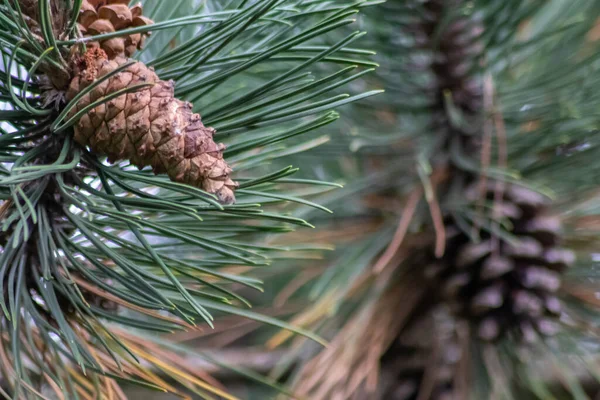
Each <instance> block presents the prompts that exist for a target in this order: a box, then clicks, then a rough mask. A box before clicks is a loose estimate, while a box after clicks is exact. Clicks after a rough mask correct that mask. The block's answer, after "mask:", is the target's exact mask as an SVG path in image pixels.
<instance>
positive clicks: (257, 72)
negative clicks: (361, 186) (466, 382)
mask: <svg viewBox="0 0 600 400" xmlns="http://www.w3.org/2000/svg"><path fill="white" fill-rule="evenodd" d="M143 3H144V4H143V5H144V13H145V15H146V17H149V18H152V19H154V20H155V23H154V24H152V25H143V26H134V27H128V28H126V29H123V30H120V31H117V32H109V33H102V34H96V35H91V36H90V35H89V33H90V32H88V36H86V37H85V39H82V35H81V33H80V31H79V27H78V25H77V23H76V22H77V19H78V15H79V9H80V7H81V5H82V0H69V1H66V0H65V1H61V0H40V1H29V0H20V1H16V0H4V1H2V2H1V4H0V45H1V46H0V52H1V56H2V59H1V64H0V66H1V68H0V97H1V98H0V101H1V103H0V105H1V108H2V109H1V110H0V121H2V123H1V126H0V160H1V162H2V164H1V165H0V198H1V199H2V203H1V205H0V215H1V218H0V221H1V224H2V225H1V234H0V245H1V253H0V260H1V261H0V282H2V296H0V308H1V310H2V312H1V313H0V376H1V377H2V378H3V380H4V384H5V385H4V386H3V387H6V389H0V393H1V394H2V395H3V396H4V397H6V398H15V399H16V398H19V399H20V398H39V397H42V398H48V397H43V396H49V397H54V396H57V397H58V398H69V399H78V398H81V399H86V398H103V399H113V398H124V394H123V393H122V391H121V389H120V388H119V386H118V385H117V383H123V382H126V383H130V384H136V385H142V386H145V387H150V388H154V389H157V390H161V391H169V392H175V393H180V394H182V392H181V391H180V389H179V387H177V386H176V384H175V382H179V383H180V384H181V387H183V388H185V389H186V390H188V391H190V392H191V393H195V394H196V395H197V396H199V397H200V398H207V399H212V398H227V399H231V398H233V397H232V396H230V395H228V394H227V393H225V392H224V391H223V390H221V389H220V388H219V387H217V386H215V385H214V384H213V383H212V381H210V380H207V378H206V377H205V376H204V375H203V374H202V373H201V372H199V371H194V370H191V369H189V368H186V367H185V365H182V358H181V355H182V354H183V353H182V351H180V350H176V349H173V348H171V347H168V346H166V345H165V343H161V340H157V339H153V338H152V336H148V332H150V333H152V332H154V333H155V334H156V333H158V334H160V333H167V332H173V331H177V330H186V329H192V330H193V329H200V328H201V327H202V328H207V329H210V327H211V326H212V325H213V322H212V321H213V313H218V314H233V315H239V316H242V317H245V318H251V319H255V320H257V321H260V322H264V323H267V324H272V325H275V326H278V327H281V328H285V329H290V330H292V331H294V332H296V333H300V334H303V335H306V336H307V337H310V338H311V339H313V340H316V341H321V339H319V338H318V337H317V336H316V335H313V334H311V333H310V332H308V331H306V330H303V329H301V328H298V329H297V328H294V327H292V326H290V325H288V324H286V323H284V322H282V321H279V320H276V319H274V318H270V317H268V316H265V315H260V314H259V313H255V312H252V311H249V310H248V307H249V303H248V301H247V300H246V299H244V298H243V297H241V296H240V295H239V294H237V293H236V291H237V289H238V288H239V287H248V288H253V289H256V290H261V282H260V281H259V280H258V279H256V278H254V277H253V276H252V271H253V270H254V269H255V268H257V267H267V266H269V265H270V264H271V260H272V259H276V258H277V257H280V256H281V255H282V254H286V253H289V252H290V251H292V250H295V248H294V247H293V246H286V247H283V246H274V245H265V244H261V243H260V242H259V239H260V238H261V237H264V235H266V234H268V235H274V234H280V233H284V232H289V231H291V230H293V229H295V228H296V227H311V224H310V223H309V222H307V220H306V219H303V218H298V217H295V216H293V215H291V214H290V212H289V211H290V210H292V209H293V208H294V207H295V206H296V205H305V206H310V207H314V208H316V209H321V210H327V209H325V208H324V207H322V206H319V205H317V204H315V203H313V202H311V201H310V200H308V199H307V196H309V195H314V194H317V193H321V192H323V191H327V190H330V188H331V187H332V186H335V185H333V184H329V183H325V182H320V181H317V180H313V179H299V178H295V177H293V175H294V174H295V173H296V172H297V171H298V169H297V168H295V167H292V166H286V167H282V168H280V167H276V166H274V165H276V163H277V162H278V160H279V159H284V158H285V157H289V156H290V155H293V154H296V153H299V152H302V151H304V150H306V149H309V148H311V147H314V146H316V145H318V144H319V143H320V141H319V140H315V139H314V137H313V136H311V135H310V132H312V131H314V130H316V129H319V128H322V127H323V126H326V125H329V124H331V123H332V122H334V121H335V120H336V119H337V118H338V114H337V113H336V112H335V111H334V110H335V109H336V108H338V107H340V106H342V105H345V104H348V103H351V102H354V101H356V100H360V99H364V98H366V97H369V96H371V95H373V94H376V93H378V91H371V92H364V93H360V94H355V95H348V94H340V93H339V92H338V91H337V90H338V89H339V88H341V87H346V86H347V85H348V83H350V82H352V81H354V80H355V79H357V78H359V77H360V76H362V75H363V72H362V71H363V70H365V69H367V68H370V67H373V66H374V65H375V64H374V63H373V62H372V61H369V59H368V56H369V55H370V54H371V53H370V52H367V51H364V50H361V49H357V48H354V47H352V44H353V43H354V42H355V41H356V40H357V39H358V38H359V37H361V36H362V33H360V32H353V33H350V34H348V35H343V36H342V37H337V35H336V40H331V38H332V37H333V36H332V35H333V34H334V33H335V32H340V31H341V30H343V29H344V28H345V27H347V26H348V25H350V24H351V23H352V22H354V18H355V17H354V16H355V15H356V13H357V11H358V9H360V8H361V7H363V6H364V5H366V4H367V2H364V1H344V0H331V1H313V0H310V1H299V0H264V1H262V0H259V1H248V0H231V1H201V2H195V1H189V0H173V1H170V0H169V1H160V0H147V1H144V2H143ZM139 33H143V34H145V33H151V36H150V37H149V38H148V40H147V43H146V46H145V48H144V49H143V50H141V51H139V52H137V53H136V54H135V55H134V57H135V58H137V59H138V60H141V61H142V62H143V63H145V64H146V65H147V66H150V67H153V68H154V69H155V72H156V74H158V76H159V77H160V78H161V79H163V80H168V79H174V80H175V81H176V86H175V96H176V97H177V98H179V99H181V100H186V101H191V102H192V103H193V104H194V111H195V112H198V113H199V114H201V116H202V122H203V123H204V125H205V126H207V127H208V126H210V127H213V128H214V129H216V132H217V133H216V135H215V138H216V140H218V141H222V142H223V143H225V145H226V150H225V151H224V157H225V159H226V160H227V162H228V163H229V165H230V166H231V167H232V169H233V175H234V177H235V179H236V181H237V182H239V188H238V189H237V190H236V197H237V202H236V203H235V204H222V203H221V202H220V201H219V199H218V198H217V197H216V196H215V195H214V194H212V193H209V192H207V191H203V190H201V189H199V188H196V187H192V186H189V185H186V184H182V183H178V182H174V181H171V180H170V179H168V178H167V177H165V176H162V175H157V176H155V175H153V174H152V172H151V171H148V170H147V169H142V170H137V169H136V168H133V166H132V165H131V163H130V162H127V161H126V162H119V163H115V164H113V163H109V162H107V161H106V159H105V158H104V157H103V156H102V155H101V154H97V153H96V152H95V151H94V149H93V146H92V148H86V147H83V146H81V145H79V144H78V143H77V142H75V141H74V140H73V128H74V126H75V125H76V123H77V122H78V120H79V119H80V118H81V117H82V116H84V115H85V113H86V112H87V111H89V109H90V108H92V107H96V106H101V105H103V104H105V103H107V102H109V101H110V100H111V99H114V98H117V97H118V96H122V95H125V94H128V93H134V92H136V91H138V90H141V89H144V88H146V87H148V84H147V83H146V84H140V85H135V86H130V87H126V88H123V89H122V90H120V91H117V92H112V93H111V92H107V93H106V95H105V96H104V97H101V98H98V99H96V100H94V102H93V103H92V104H91V105H90V106H89V107H86V108H83V109H81V108H78V107H79V103H78V101H80V100H81V98H83V97H84V96H85V95H86V94H88V93H91V92H92V91H93V90H94V88H96V87H98V86H99V85H101V84H102V83H103V82H104V81H105V80H106V79H108V78H110V76H114V75H115V74H118V73H120V72H122V71H124V70H125V68H127V67H128V66H130V65H131V63H126V64H124V65H121V66H120V67H119V68H117V69H116V70H115V71H113V73H112V74H109V75H110V76H105V77H102V78H99V79H97V80H95V81H94V82H93V83H92V84H91V85H90V86H88V87H87V88H85V89H83V90H82V91H81V92H79V94H78V96H76V97H75V98H72V99H69V100H67V99H68V96H67V95H66V88H67V87H68V83H69V81H70V79H71V78H72V77H73V76H72V74H73V70H72V67H73V65H72V56H73V54H74V53H77V52H85V46H86V44H88V45H89V44H90V43H92V42H94V41H98V40H108V39H111V38H116V37H121V36H123V37H125V36H127V35H135V34H139ZM323 71H327V72H323ZM305 247H306V246H302V245H301V244H298V246H297V249H298V250H299V251H302V250H305ZM294 254H296V255H297V256H298V257H302V255H301V254H299V255H298V253H297V252H296V253H294ZM200 356H201V355H200ZM215 362H217V361H215ZM225 367H226V366H225ZM42 391H43V392H44V394H43V393H41V392H42ZM48 393H50V394H48Z"/></svg>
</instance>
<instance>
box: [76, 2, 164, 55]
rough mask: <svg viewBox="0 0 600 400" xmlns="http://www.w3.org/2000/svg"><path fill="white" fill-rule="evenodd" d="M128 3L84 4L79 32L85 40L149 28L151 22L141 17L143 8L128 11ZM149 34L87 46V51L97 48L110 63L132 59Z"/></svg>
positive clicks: (131, 8)
mask: <svg viewBox="0 0 600 400" xmlns="http://www.w3.org/2000/svg"><path fill="white" fill-rule="evenodd" d="M128 4H129V0H83V3H82V5H81V10H80V13H79V18H78V20H77V22H78V23H79V29H80V30H81V33H82V34H83V35H84V36H94V35H100V34H103V33H111V32H117V31H120V30H124V29H128V28H134V27H137V26H145V25H151V24H152V23H153V22H152V20H150V19H148V18H146V17H144V16H143V15H142V5H141V3H138V4H136V5H134V6H133V7H129V6H128ZM148 35H149V34H147V33H144V34H141V33H134V34H131V35H127V36H124V37H115V38H111V39H107V40H103V41H101V42H100V43H97V42H88V43H87V45H88V47H97V46H100V47H101V48H102V50H104V51H105V52H106V54H107V55H108V57H109V58H110V59H114V58H116V57H122V56H125V57H131V55H132V54H133V53H134V52H135V51H136V50H138V49H141V48H142V46H143V44H144V40H145V39H146V37H147V36H148Z"/></svg>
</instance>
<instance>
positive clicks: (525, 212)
mask: <svg viewBox="0 0 600 400" xmlns="http://www.w3.org/2000/svg"><path fill="white" fill-rule="evenodd" d="M494 187H495V185H494V183H490V184H489V186H488V188H487V198H488V200H490V201H492V200H493V198H494ZM467 196H468V197H469V198H470V199H471V200H474V199H476V198H477V197H478V190H477V188H476V185H472V186H471V187H470V188H469V189H468V190H467ZM495 210H496V213H497V215H498V216H499V217H501V218H503V219H504V220H505V221H507V222H508V226H509V227H512V229H510V232H509V234H510V235H512V236H511V237H509V236H508V235H506V236H504V235H503V236H495V237H492V236H491V235H490V234H489V233H485V232H482V234H481V236H482V238H481V239H482V240H481V241H479V242H477V243H475V242H473V241H471V240H470V238H469V236H468V235H467V234H465V233H464V232H462V231H459V230H458V229H457V228H453V226H452V223H451V222H450V223H449V224H448V225H447V231H448V233H450V232H452V231H454V232H455V233H454V234H453V235H452V234H451V235H450V237H449V239H448V243H447V246H446V249H447V250H446V254H445V255H444V257H443V258H442V259H441V260H438V261H437V262H436V263H434V264H432V265H430V266H429V267H428V268H427V273H428V275H429V276H430V277H432V278H433V279H435V280H436V281H437V282H438V283H439V284H441V287H442V288H443V289H442V292H443V294H442V296H443V297H444V298H445V299H446V301H447V302H448V303H449V304H450V305H451V307H452V309H453V310H454V311H456V312H457V313H458V314H459V315H460V316H462V317H465V318H466V319H468V320H469V321H471V322H472V323H473V324H474V325H475V327H476V330H477V333H478V335H479V337H480V338H481V339H484V340H489V341H492V340H496V339H498V338H500V337H502V336H503V334H505V333H509V332H510V333H513V334H516V335H517V337H522V338H524V339H526V340H532V339H533V338H534V337H535V333H536V332H537V333H538V334H540V335H542V336H547V335H551V334H552V333H554V330H555V320H556V319H557V317H558V316H559V315H560V314H561V302H560V301H559V299H558V298H557V297H556V292H557V290H558V289H559V287H560V284H561V273H562V272H563V271H564V270H565V268H567V267H568V266H569V265H570V264H572V263H573V262H574V253H573V252H571V251H569V250H565V249H562V248H560V247H559V244H560V243H559V242H560V235H561V224H560V220H559V219H558V218H557V217H554V216H550V215H548V214H547V200H546V198H545V197H544V196H542V195H540V194H538V193H536V192H534V191H532V190H530V189H527V188H524V187H519V186H516V185H509V186H507V187H506V189H505V191H504V195H503V197H502V201H501V202H500V204H495Z"/></svg>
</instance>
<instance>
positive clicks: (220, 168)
mask: <svg viewBox="0 0 600 400" xmlns="http://www.w3.org/2000/svg"><path fill="white" fill-rule="evenodd" d="M126 62H128V60H127V59H125V58H122V57H117V58H116V59H114V60H108V59H107V56H106V54H105V53H104V52H103V51H102V50H100V49H90V50H88V52H87V53H86V54H85V55H84V57H82V58H80V60H79V62H77V63H76V67H75V70H76V76H75V78H74V79H73V80H72V82H71V85H70V88H69V91H68V93H67V98H68V99H69V100H71V99H73V98H74V97H75V96H76V95H77V93H79V92H80V91H81V90H83V89H84V88H86V87H88V86H89V85H90V84H92V83H93V82H94V81H95V80H96V79H97V78H100V77H102V76H104V75H106V74H108V73H110V72H111V71H114V70H115V69H116V68H118V67H119V66H120V65H123V64H124V63H126ZM143 83H150V84H153V86H152V87H150V88H144V89H141V90H138V91H136V92H131V93H127V94H123V95H121V96H119V97H117V98H115V99H113V100H111V101H109V102H107V103H104V104H102V105H100V106H98V107H96V108H94V109H92V110H90V111H89V112H88V113H87V114H85V115H83V117H81V119H80V120H79V122H78V123H77V124H76V125H75V140H76V141H77V142H78V143H79V144H81V145H83V146H89V147H90V148H91V149H92V151H94V152H95V153H97V154H103V155H106V156H108V159H109V161H110V162H115V161H117V160H129V161H130V162H131V163H132V164H133V165H136V166H138V167H140V168H143V167H145V166H151V167H152V169H153V170H154V173H156V174H159V173H165V172H166V173H167V174H168V175H169V177H170V178H171V179H172V180H174V181H177V182H181V183H186V184H189V185H192V186H195V187H198V188H201V189H203V190H205V191H207V192H209V193H213V194H216V195H217V196H218V198H219V199H220V201H222V202H223V203H232V202H234V201H235V195H234V189H235V188H236V187H237V184H236V183H235V182H234V181H232V180H231V178H230V176H229V175H230V173H231V172H232V170H231V168H230V167H229V166H228V165H227V163H226V162H225V160H224V159H223V150H224V149H225V146H224V145H223V144H217V143H215V142H214V141H213V135H214V133H215V130H214V129H213V128H209V127H205V126H204V125H203V124H202V122H201V121H200V115H198V114H194V113H193V112H192V105H191V104H190V103H188V102H183V101H180V100H178V99H176V98H175V96H174V88H173V86H174V83H173V81H169V82H165V81H162V80H160V79H159V78H158V76H157V75H156V74H155V73H154V71H153V70H152V69H150V68H148V67H146V66H145V65H144V64H143V63H141V62H136V63H134V64H133V65H131V66H129V67H127V68H126V69H125V70H123V71H122V72H120V73H118V74H116V75H115V76H113V77H111V78H110V79H108V80H106V81H104V82H103V83H101V84H100V85H98V86H97V87H95V88H94V89H93V90H92V91H91V92H90V93H89V94H86V95H85V96H84V97H83V98H82V99H81V100H80V101H79V102H78V104H77V106H76V107H75V108H74V109H73V110H72V112H71V116H72V115H74V114H76V113H77V112H78V111H79V110H81V109H82V108H84V107H86V106H88V105H89V104H90V103H91V102H94V101H96V100H98V99H100V98H102V97H104V96H106V95H109V94H110V93H114V92H116V91H118V90H121V89H125V88H128V87H132V86H134V85H139V84H143Z"/></svg>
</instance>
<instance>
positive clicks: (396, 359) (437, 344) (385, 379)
mask: <svg viewBox="0 0 600 400" xmlns="http://www.w3.org/2000/svg"><path fill="white" fill-rule="evenodd" d="M434 317H435V316H434V315H432V314H431V313H424V315H422V316H418V317H417V318H415V320H414V321H413V322H412V323H410V324H409V325H408V326H407V328H405V329H404V330H403V331H402V333H401V334H400V335H399V336H398V338H396V340H395V341H394V342H393V343H392V345H391V346H390V348H389V349H388V350H387V351H386V353H385V355H384V356H383V358H382V360H381V370H382V385H381V386H382V387H383V388H384V390H383V395H382V396H381V398H382V399H385V400H417V399H429V400H458V398H456V396H455V393H454V392H455V391H454V377H455V374H456V371H455V370H456V365H457V364H458V362H459V360H460V354H461V351H460V347H459V345H458V340H457V338H456V333H455V327H454V323H453V322H452V321H443V322H442V321H438V320H437V318H434Z"/></svg>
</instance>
